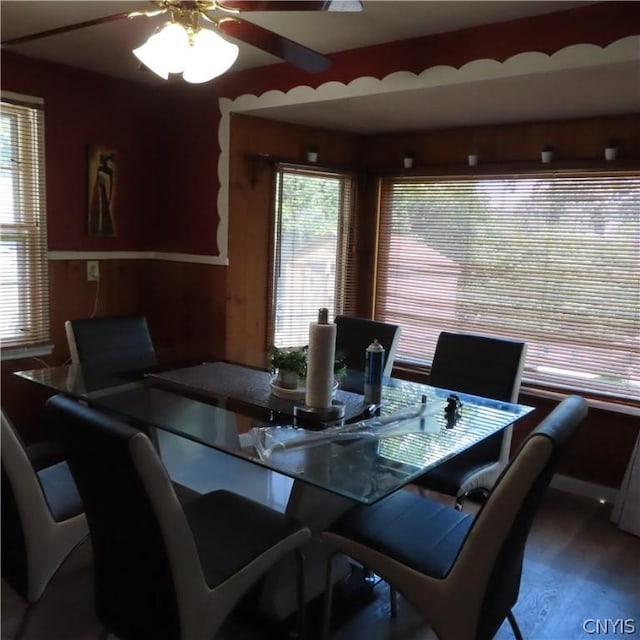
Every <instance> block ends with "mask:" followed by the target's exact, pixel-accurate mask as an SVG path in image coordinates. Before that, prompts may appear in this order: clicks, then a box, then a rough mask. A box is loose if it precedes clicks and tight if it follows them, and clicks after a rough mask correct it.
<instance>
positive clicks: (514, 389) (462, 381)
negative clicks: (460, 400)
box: [414, 331, 527, 509]
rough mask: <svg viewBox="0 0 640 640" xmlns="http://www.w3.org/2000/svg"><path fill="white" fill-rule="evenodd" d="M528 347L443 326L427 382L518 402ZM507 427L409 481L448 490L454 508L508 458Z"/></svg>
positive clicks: (481, 489) (489, 482)
mask: <svg viewBox="0 0 640 640" xmlns="http://www.w3.org/2000/svg"><path fill="white" fill-rule="evenodd" d="M526 353H527V345H526V343H525V342H522V341H520V340H511V339H508V338H496V337H492V336H486V335H477V334H466V333H451V332H447V331H443V332H442V333H441V334H440V336H439V337H438V342H437V344H436V350H435V354H434V357H433V364H432V366H431V375H430V378H429V384H431V385H433V386H434V387H441V388H444V389H449V390H451V391H454V392H455V391H459V392H461V393H469V394H472V395H477V396H484V397H486V398H492V399H494V400H502V401H504V402H517V401H518V394H519V392H520V382H521V380H522V371H523V369H524V363H525V358H526ZM511 435H512V427H507V428H506V429H504V430H503V431H502V432H501V433H497V434H495V435H493V436H491V437H490V438H487V439H486V440H484V441H483V442H480V443H478V444H477V445H475V446H473V447H471V448H470V449H467V450H466V451H463V452H462V453H460V454H458V455H457V456H455V457H454V458H452V459H451V460H448V461H447V462H445V463H443V464H441V465H438V466H437V467H435V468H434V469H432V470H430V471H428V472H427V473H425V474H423V475H422V476H420V477H419V478H417V479H416V480H414V484H415V485H417V486H418V487H419V488H420V489H429V490H432V491H437V492H438V493H443V494H445V495H449V496H452V497H454V498H455V499H456V506H457V508H458V509H461V508H462V503H463V500H464V498H465V496H467V495H468V494H470V493H472V494H473V493H474V492H477V493H480V494H482V493H485V494H486V492H487V491H488V490H489V489H491V487H492V486H493V483H494V482H495V481H496V478H497V477H498V475H499V474H500V472H501V471H502V469H504V467H505V466H506V465H507V463H508V461H509V456H510V451H511Z"/></svg>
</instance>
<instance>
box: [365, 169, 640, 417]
mask: <svg viewBox="0 0 640 640" xmlns="http://www.w3.org/2000/svg"><path fill="white" fill-rule="evenodd" d="M625 176H631V177H633V178H640V169H639V168H638V167H636V166H629V165H625V166H622V167H615V168H609V167H605V168H590V169H583V168H567V169H565V168H558V169H555V170H549V169H547V168H545V169H542V170H541V169H540V168H537V169H536V168H533V167H531V168H530V169H529V168H528V167H518V170H517V171H515V172H511V171H504V170H501V168H500V167H489V168H484V167H483V168H482V169H481V170H473V171H472V172H471V171H469V172H465V173H464V174H462V173H461V174H458V173H451V172H447V171H441V172H439V171H437V170H436V171H433V172H430V171H429V172H426V171H421V172H420V173H418V172H417V171H415V170H414V171H412V172H411V174H410V175H409V176H408V175H407V174H406V173H404V174H400V173H398V172H393V173H391V172H385V173H381V174H378V175H377V176H376V178H377V182H376V184H377V203H378V207H377V208H378V210H377V221H378V233H377V236H378V242H377V246H376V250H375V260H374V269H375V281H376V287H375V289H376V292H375V294H374V298H373V301H372V304H373V308H374V314H373V316H374V318H375V319H377V320H381V321H394V322H398V319H397V318H393V317H389V314H388V313H387V314H385V313H383V312H381V311H380V305H379V295H380V294H379V292H378V285H379V283H380V281H381V278H382V277H383V276H382V275H381V274H382V273H383V272H384V265H383V264H381V262H380V260H381V252H384V247H383V244H384V237H383V236H384V225H385V211H384V210H383V209H384V205H385V200H384V193H383V185H384V184H385V182H386V183H390V182H392V181H394V180H398V181H406V180H407V179H410V180H414V181H418V182H419V181H422V182H425V183H426V182H444V181H450V182H463V181H470V180H485V179H487V180H496V179H505V180H509V181H511V180H514V179H525V180H526V179H533V180H535V179H541V178H542V179H544V178H550V179H553V178H606V177H614V178H618V177H625ZM381 234H382V240H381ZM447 328H448V327H445V326H443V327H442V330H445V329H447ZM449 329H450V328H449ZM459 330H461V331H464V329H459ZM519 337H520V338H523V336H519ZM525 339H526V338H525ZM433 346H434V347H435V341H434V345H433ZM631 346H632V347H633V345H631ZM631 353H632V354H633V351H632V352H631ZM432 355H433V354H432V353H431V356H432ZM430 362H431V361H430V360H429V359H422V358H417V359H411V358H407V357H406V354H405V357H404V358H403V355H402V353H399V354H397V356H396V365H397V367H396V368H397V369H398V370H400V371H402V375H403V376H407V377H410V378H415V377H416V376H421V375H425V374H427V373H428V371H429V370H430ZM530 374H531V371H530V370H529V371H527V370H525V373H524V379H523V388H525V389H527V390H528V391H529V392H531V393H533V394H534V395H540V396H545V397H558V395H562V394H564V393H580V394H582V395H585V396H586V397H588V398H590V399H593V400H594V401H595V402H596V403H599V404H600V405H601V406H602V407H603V408H607V409H614V410H621V411H624V412H626V411H627V410H628V407H629V406H630V405H631V406H637V399H636V397H635V395H631V396H627V395H626V394H625V393H623V392H621V393H620V394H618V393H611V392H603V391H600V390H589V389H587V388H585V387H583V386H581V384H580V383H579V381H576V380H575V379H574V380H573V383H572V382H571V380H570V379H568V378H565V380H563V382H562V383H560V384H558V383H556V382H549V380H545V381H539V380H538V381H537V380H535V379H532V376H531V375H530ZM543 377H544V376H543ZM534 378H535V376H534ZM630 380H631V381H633V380H635V377H632V378H630ZM627 388H628V387H627ZM632 388H633V390H634V391H635V386H633V387H632ZM625 407H627V409H625Z"/></svg>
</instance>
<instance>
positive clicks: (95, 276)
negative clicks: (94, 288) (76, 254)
mask: <svg viewBox="0 0 640 640" xmlns="http://www.w3.org/2000/svg"><path fill="white" fill-rule="evenodd" d="M87 280H88V281H89V282H97V281H98V280H100V262H98V260H87Z"/></svg>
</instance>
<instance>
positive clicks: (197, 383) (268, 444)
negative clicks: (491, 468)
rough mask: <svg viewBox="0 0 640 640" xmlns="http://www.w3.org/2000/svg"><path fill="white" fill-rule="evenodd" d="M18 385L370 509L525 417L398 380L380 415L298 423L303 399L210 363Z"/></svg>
mask: <svg viewBox="0 0 640 640" xmlns="http://www.w3.org/2000/svg"><path fill="white" fill-rule="evenodd" d="M17 375H18V376H20V377H22V378H24V379H26V380H29V381H31V382H34V383H37V384H39V385H43V386H45V387H47V388H49V389H50V390H53V391H56V392H59V393H64V394H66V395H70V396H72V397H75V398H77V399H79V400H83V401H85V402H87V403H89V404H90V405H92V406H94V407H96V408H98V409H102V410H105V411H109V412H111V413H115V414H117V415H120V416H122V417H123V418H124V419H126V420H128V421H130V422H131V421H135V422H137V423H139V424H140V425H145V426H151V427H153V428H155V429H160V430H164V431H168V432H170V433H173V434H175V435H178V436H182V437H184V438H188V439H189V440H193V441H196V442H198V443H200V444H202V445H205V446H208V447H212V448H214V449H218V450H220V451H223V452H225V453H227V454H229V455H232V456H235V457H238V458H242V459H244V460H246V461H248V462H251V463H253V464H256V465H260V466H262V467H266V468H268V469H270V470H272V471H276V472H278V473H281V474H284V475H286V476H289V477H291V478H293V479H294V480H295V481H300V482H303V483H305V484H307V485H311V486H314V487H317V488H318V489H321V490H323V491H327V492H330V493H333V494H335V495H337V496H341V497H343V498H346V499H348V500H350V501H355V502H360V503H364V504H372V503H374V502H376V501H378V500H380V499H381V498H384V497H385V496H387V495H389V494H391V493H393V492H394V491H397V490H398V489H400V488H401V487H403V486H404V485H406V484H408V483H410V482H411V481H412V480H413V479H414V478H417V477H418V476H420V475H422V474H423V473H425V472H426V471H428V470H430V469H432V468H433V467H435V466H437V465H438V464H441V463H442V462H444V461H446V460H448V459H450V458H452V457H453V456H455V455H456V454H458V453H460V452H462V451H464V450H465V449H467V448H469V447H471V446H473V445H474V444H477V443H478V442H480V441H481V440H483V439H485V438H487V437H489V436H491V435H492V434H494V433H497V432H499V431H501V430H502V429H504V428H506V427H507V426H509V425H511V424H513V423H514V422H515V421H516V420H519V419H520V418H522V417H523V416H525V415H526V414H528V413H529V412H530V411H532V408H531V407H527V406H523V405H518V404H510V403H506V402H500V401H497V400H491V399H488V398H481V397H478V396H471V395H466V394H462V393H454V392H452V391H450V390H447V389H438V388H435V387H430V386H427V385H423V384H418V383H414V382H408V381H404V380H399V379H395V378H389V379H386V380H385V381H384V386H383V392H382V402H381V404H380V405H367V404H366V403H364V400H363V397H362V396H361V395H359V394H356V393H352V392H347V391H342V390H340V389H338V390H337V391H336V393H335V400H334V403H335V404H338V405H342V407H343V410H344V416H343V417H342V418H341V419H340V420H336V421H333V422H324V423H323V422H316V423H309V422H306V421H304V422H302V423H300V420H299V419H298V418H297V417H296V415H295V414H296V412H295V409H296V407H297V406H300V405H302V404H304V398H303V397H299V398H282V397H280V396H279V395H275V394H274V393H273V387H272V381H271V375H270V374H269V373H268V372H266V371H261V370H256V369H251V368H249V367H245V366H241V365H237V364H232V363H227V362H211V363H203V364H200V365H196V366H191V367H184V368H179V369H173V370H167V371H156V372H151V373H149V372H146V373H145V372H130V371H129V372H124V373H113V372H111V373H105V372H102V371H92V370H90V369H89V370H88V369H86V368H84V369H83V368H82V367H80V366H78V365H69V366H62V367H50V368H44V369H35V370H31V371H21V372H18V373H17Z"/></svg>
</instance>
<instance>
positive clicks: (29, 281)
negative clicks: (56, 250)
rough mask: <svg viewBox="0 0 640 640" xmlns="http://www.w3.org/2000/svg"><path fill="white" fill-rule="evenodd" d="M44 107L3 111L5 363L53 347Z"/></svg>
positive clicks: (0, 194) (34, 103)
mask: <svg viewBox="0 0 640 640" xmlns="http://www.w3.org/2000/svg"><path fill="white" fill-rule="evenodd" d="M44 167H45V165H44V113H43V102H42V101H41V100H38V99H37V98H27V97H22V96H14V95H13V94H12V95H11V96H9V95H5V94H4V93H3V94H2V103H1V105H0V250H1V252H2V259H1V261H0V340H1V341H2V350H3V357H8V356H10V355H11V354H12V353H14V354H15V355H20V354H21V353H23V352H24V351H25V349H26V348H29V347H43V346H44V345H45V344H46V343H47V342H49V289H48V279H47V255H46V252H47V227H46V214H45V199H46V198H45V173H44Z"/></svg>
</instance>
